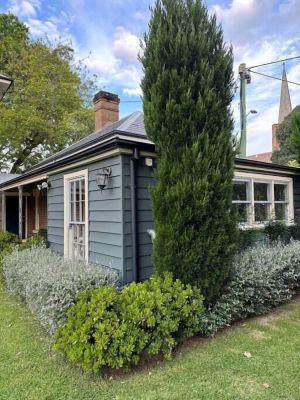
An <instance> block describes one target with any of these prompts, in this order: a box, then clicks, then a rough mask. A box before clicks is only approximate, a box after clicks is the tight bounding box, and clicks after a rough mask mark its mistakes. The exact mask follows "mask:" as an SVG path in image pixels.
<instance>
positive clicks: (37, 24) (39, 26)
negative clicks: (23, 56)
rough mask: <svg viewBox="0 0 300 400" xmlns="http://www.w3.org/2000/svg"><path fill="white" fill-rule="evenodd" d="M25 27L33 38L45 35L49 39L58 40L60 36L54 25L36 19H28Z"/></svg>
mask: <svg viewBox="0 0 300 400" xmlns="http://www.w3.org/2000/svg"><path fill="white" fill-rule="evenodd" d="M26 25H27V26H28V27H29V29H30V33H31V34H32V35H33V36H44V35H47V36H48V37H49V38H50V39H58V38H59V37H60V36H61V34H60V32H59V30H58V27H57V25H56V24H54V23H53V22H51V21H42V20H40V19H36V18H28V20H27V21H26Z"/></svg>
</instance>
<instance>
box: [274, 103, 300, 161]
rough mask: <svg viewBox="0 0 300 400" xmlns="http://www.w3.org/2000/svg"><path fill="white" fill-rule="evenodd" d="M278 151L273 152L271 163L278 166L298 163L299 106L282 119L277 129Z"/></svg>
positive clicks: (299, 149) (299, 144)
mask: <svg viewBox="0 0 300 400" xmlns="http://www.w3.org/2000/svg"><path fill="white" fill-rule="evenodd" d="M277 140H278V143H279V145H280V150H278V151H274V152H273V154H272V161H273V162H275V163H279V164H290V163H291V162H293V163H294V164H295V161H296V163H300V106H297V107H295V108H294V110H293V111H292V112H291V113H290V114H289V115H288V116H287V117H286V118H285V119H284V121H283V122H282V123H281V124H280V125H279V127H278V129H277Z"/></svg>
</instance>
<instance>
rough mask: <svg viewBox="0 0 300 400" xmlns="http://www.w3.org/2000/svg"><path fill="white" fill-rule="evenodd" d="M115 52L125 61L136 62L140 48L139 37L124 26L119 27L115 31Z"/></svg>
mask: <svg viewBox="0 0 300 400" xmlns="http://www.w3.org/2000/svg"><path fill="white" fill-rule="evenodd" d="M112 49H113V53H114V55H115V56H116V57H117V58H118V59H121V60H122V61H123V62H125V63H130V64H131V63H136V62H137V57H138V53H139V49H140V41H139V38H138V37H137V36H136V35H134V34H132V33H131V32H128V31H127V30H126V29H125V28H124V27H122V26H119V27H117V29H116V31H115V33H114V42H113V48H112Z"/></svg>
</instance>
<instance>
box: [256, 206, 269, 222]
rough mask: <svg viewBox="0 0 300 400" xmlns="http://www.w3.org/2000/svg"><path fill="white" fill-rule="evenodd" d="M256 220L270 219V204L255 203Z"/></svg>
mask: <svg viewBox="0 0 300 400" xmlns="http://www.w3.org/2000/svg"><path fill="white" fill-rule="evenodd" d="M254 213H255V221H257V222H263V221H267V220H268V219H269V204H254Z"/></svg>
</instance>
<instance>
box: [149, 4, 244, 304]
mask: <svg viewBox="0 0 300 400" xmlns="http://www.w3.org/2000/svg"><path fill="white" fill-rule="evenodd" d="M151 13H152V15H151V19H150V23H149V32H148V34H146V35H145V38H144V41H145V44H144V46H143V47H144V48H143V50H144V53H143V56H142V57H141V62H142V64H143V68H144V78H143V80H142V90H143V93H144V114H145V127H146V131H147V134H148V137H149V138H150V139H151V140H153V141H154V142H155V147H156V152H157V158H158V159H157V168H156V171H155V176H156V179H157V184H156V186H155V187H154V189H153V191H152V205H153V213H154V222H155V230H156V239H155V240H154V250H153V261H154V265H155V269H156V270H157V271H159V272H162V271H166V270H167V271H171V272H173V274H174V275H175V276H176V277H178V278H180V279H181V280H182V281H183V282H185V283H192V284H196V285H198V286H199V287H200V288H201V290H202V293H203V294H204V296H205V297H206V301H207V303H210V302H212V301H214V299H215V298H216V297H217V296H218V294H219V293H220V291H221V290H222V288H223V286H224V283H225V282H226V280H227V279H228V277H229V275H230V271H231V263H232V256H233V253H234V248H235V242H236V236H237V225H236V219H235V218H234V215H233V212H232V205H231V198H232V179H233V168H234V154H233V149H232V141H231V138H232V128H233V120H232V112H231V109H230V103H231V101H232V98H233V86H234V83H233V74H232V68H233V56H232V50H231V48H230V47H227V46H226V44H225V43H224V39H223V32H222V29H221V27H220V26H219V25H218V24H217V21H216V17H215V16H214V15H213V16H210V15H209V14H208V10H207V8H206V6H205V5H204V4H203V3H202V1H201V0H157V1H156V3H155V5H154V7H153V8H152V9H151Z"/></svg>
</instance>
